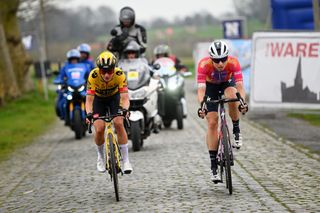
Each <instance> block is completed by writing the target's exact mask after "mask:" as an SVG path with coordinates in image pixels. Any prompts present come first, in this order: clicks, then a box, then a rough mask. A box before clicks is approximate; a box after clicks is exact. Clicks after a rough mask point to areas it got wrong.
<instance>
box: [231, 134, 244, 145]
mask: <svg viewBox="0 0 320 213" xmlns="http://www.w3.org/2000/svg"><path fill="white" fill-rule="evenodd" d="M233 137H234V140H233V141H232V147H233V148H237V149H240V148H241V146H242V136H241V133H235V134H233Z"/></svg>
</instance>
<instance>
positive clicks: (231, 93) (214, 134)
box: [197, 40, 248, 182]
mask: <svg viewBox="0 0 320 213" xmlns="http://www.w3.org/2000/svg"><path fill="white" fill-rule="evenodd" d="M197 82H198V101H199V103H201V106H202V101H203V97H204V96H205V95H207V96H209V97H210V98H212V99H214V100H215V99H218V97H219V92H222V93H223V94H224V95H225V97H226V98H237V96H236V92H237V91H238V92H239V93H240V95H241V97H242V98H243V99H244V100H245V90H244V86H243V80H242V72H241V68H240V64H239V62H238V59H237V58H235V57H232V56H230V55H229V49H228V46H227V44H226V43H225V42H223V41H220V40H216V41H214V42H212V44H211V45H210V47H209V57H205V58H203V59H201V60H200V62H199V64H198V79H197ZM228 106H229V115H230V117H231V120H232V123H233V135H234V140H233V145H232V146H233V147H236V148H240V147H241V146H242V137H241V134H240V126H239V118H240V115H239V111H241V112H243V113H244V112H246V111H248V106H247V105H246V104H245V107H244V108H239V103H238V102H230V103H228ZM238 110H239V111H238ZM198 116H199V117H201V118H204V117H206V118H207V121H208V129H207V137H206V141H207V146H208V150H209V156H210V160H211V180H212V181H213V182H215V181H219V180H220V176H219V175H218V172H217V169H218V166H217V159H216V156H217V149H218V104H214V103H208V104H207V109H201V108H199V109H198Z"/></svg>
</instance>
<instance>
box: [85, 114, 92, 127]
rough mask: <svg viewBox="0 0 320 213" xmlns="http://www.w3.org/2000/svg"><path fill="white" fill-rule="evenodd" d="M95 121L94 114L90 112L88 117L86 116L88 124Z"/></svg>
mask: <svg viewBox="0 0 320 213" xmlns="http://www.w3.org/2000/svg"><path fill="white" fill-rule="evenodd" d="M92 119H93V114H92V112H89V113H88V114H87V115H86V123H87V124H89V123H90V122H91V121H92Z"/></svg>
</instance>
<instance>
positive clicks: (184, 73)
mask: <svg viewBox="0 0 320 213" xmlns="http://www.w3.org/2000/svg"><path fill="white" fill-rule="evenodd" d="M182 75H183V77H189V76H192V72H183V73H182Z"/></svg>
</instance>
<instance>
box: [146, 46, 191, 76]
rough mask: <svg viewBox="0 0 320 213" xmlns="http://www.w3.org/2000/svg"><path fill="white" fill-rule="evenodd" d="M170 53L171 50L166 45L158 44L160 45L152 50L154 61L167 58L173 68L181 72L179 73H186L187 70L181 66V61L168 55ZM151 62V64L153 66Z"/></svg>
mask: <svg viewBox="0 0 320 213" xmlns="http://www.w3.org/2000/svg"><path fill="white" fill-rule="evenodd" d="M170 53H171V50H170V47H169V46H168V45H166V44H160V45H158V46H156V47H155V48H154V50H153V55H154V58H155V59H154V61H155V60H157V59H158V58H162V57H167V58H170V59H172V60H173V61H174V65H175V68H176V69H177V70H178V71H181V72H186V71H188V68H187V67H186V66H185V65H183V64H181V60H180V59H179V58H178V57H177V56H175V55H173V54H170ZM154 61H153V62H154ZM153 62H152V63H151V64H153Z"/></svg>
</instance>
